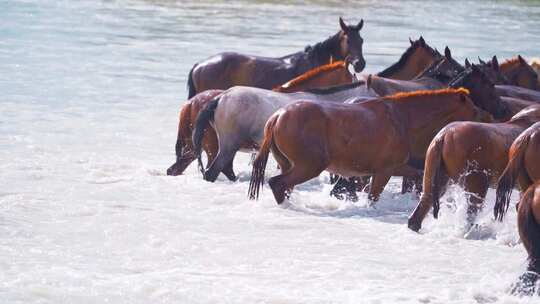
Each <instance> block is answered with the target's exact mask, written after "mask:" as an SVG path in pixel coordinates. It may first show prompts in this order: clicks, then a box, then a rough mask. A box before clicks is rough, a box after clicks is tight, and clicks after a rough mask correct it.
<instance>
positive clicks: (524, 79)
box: [500, 55, 540, 91]
mask: <svg viewBox="0 0 540 304" xmlns="http://www.w3.org/2000/svg"><path fill="white" fill-rule="evenodd" d="M500 69H501V72H502V74H503V75H504V76H505V77H506V78H507V79H508V83H509V84H510V85H515V86H519V87H522V88H526V89H531V90H536V91H538V90H540V86H539V85H538V74H536V71H535V70H534V69H533V68H532V67H531V66H530V65H529V64H528V63H527V61H525V59H523V57H521V56H520V55H518V56H517V57H514V58H511V59H508V60H506V61H505V62H504V63H502V64H501V66H500Z"/></svg>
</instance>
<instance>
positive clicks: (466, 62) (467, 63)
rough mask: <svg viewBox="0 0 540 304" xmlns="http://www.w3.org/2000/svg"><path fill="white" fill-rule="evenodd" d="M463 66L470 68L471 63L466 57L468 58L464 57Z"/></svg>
mask: <svg viewBox="0 0 540 304" xmlns="http://www.w3.org/2000/svg"><path fill="white" fill-rule="evenodd" d="M465 67H466V68H470V67H471V63H470V62H469V59H468V58H465Z"/></svg>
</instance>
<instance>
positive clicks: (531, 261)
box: [167, 18, 540, 294]
mask: <svg viewBox="0 0 540 304" xmlns="http://www.w3.org/2000/svg"><path fill="white" fill-rule="evenodd" d="M363 24H364V22H363V20H362V21H360V22H359V23H358V24H355V25H348V24H346V23H345V22H344V21H343V20H342V19H341V18H340V19H339V25H340V29H339V31H338V32H337V33H336V34H334V35H333V36H331V37H329V38H328V39H326V40H324V41H322V42H320V43H317V44H315V45H313V46H308V47H306V48H305V50H303V51H299V52H297V53H294V54H290V55H287V56H284V57H280V58H268V57H256V56H249V55H243V54H238V53H221V54H218V55H216V56H213V57H211V58H209V59H207V60H205V61H203V62H199V63H197V64H195V66H194V67H193V68H192V70H191V71H190V72H189V79H188V89H189V100H188V102H186V103H185V104H183V106H182V108H181V111H180V118H179V125H178V136H177V141H176V162H175V163H174V164H173V165H172V166H171V167H170V168H169V169H168V170H167V174H168V175H180V174H182V173H183V172H184V170H185V169H186V168H187V167H188V166H189V165H190V164H191V163H192V162H194V161H195V160H198V163H199V168H200V170H201V172H202V174H203V177H204V179H205V180H207V181H210V182H213V181H215V180H216V179H217V177H218V175H219V174H220V173H223V174H224V175H225V176H226V177H227V178H228V179H229V180H231V181H234V180H236V174H235V172H234V169H233V159H234V157H235V154H236V152H238V151H244V152H249V153H251V152H253V151H258V153H257V156H256V157H255V159H254V161H253V169H252V170H253V171H252V175H251V181H250V185H249V191H248V195H249V197H250V198H251V199H256V198H258V196H259V192H260V190H261V187H262V185H263V184H264V177H265V168H266V165H267V161H268V157H269V154H270V153H272V155H273V157H274V158H275V160H276V161H277V163H278V165H279V169H280V171H281V173H280V174H279V175H277V176H274V177H272V178H270V179H269V180H268V185H269V187H270V188H271V190H272V193H273V195H274V198H275V200H276V202H277V203H278V204H281V203H282V202H283V201H284V200H285V199H287V197H288V196H289V194H290V193H291V191H292V190H293V188H294V186H296V185H298V184H301V183H303V182H306V181H308V180H310V179H312V178H314V177H317V176H319V174H321V173H322V172H323V171H328V172H330V173H331V181H332V182H333V183H334V188H333V189H332V191H331V193H330V194H331V195H333V196H335V197H337V198H340V199H343V198H347V199H350V200H356V199H357V192H358V191H366V192H368V198H369V200H370V203H372V204H374V203H375V202H376V201H377V200H378V199H379V196H380V194H381V192H382V191H383V189H384V187H385V185H386V184H387V183H388V181H389V179H390V177H392V176H401V177H403V184H402V192H409V191H413V190H415V191H416V192H417V193H418V194H419V203H418V206H417V207H416V208H415V210H414V212H413V213H412V215H411V216H410V217H409V220H408V227H409V228H410V229H412V230H414V231H419V230H420V229H421V225H422V221H423V219H424V218H425V216H426V215H427V213H428V212H429V210H431V209H433V215H434V217H435V218H437V216H438V213H439V205H440V203H439V200H440V197H441V196H442V195H443V194H444V192H445V189H446V187H447V185H448V184H449V183H450V182H453V183H455V184H458V185H460V186H461V187H463V189H464V190H465V192H466V193H467V200H468V210H467V218H468V221H469V222H470V223H472V222H473V221H474V219H475V216H476V214H477V213H478V211H479V209H480V208H481V207H482V205H483V202H484V199H485V196H486V193H487V190H488V188H490V187H492V188H496V194H497V196H496V203H495V207H494V215H495V218H497V219H499V220H502V219H503V216H504V214H505V212H506V211H507V209H508V206H509V201H510V195H511V192H512V190H513V189H514V188H515V187H517V188H518V189H519V190H520V191H521V198H520V201H519V203H518V205H517V210H518V230H519V235H520V238H521V240H522V243H523V245H524V246H525V249H526V250H527V253H528V271H527V272H526V273H525V274H524V275H523V276H521V277H520V280H519V281H518V283H516V285H515V288H514V292H516V293H524V294H533V293H536V292H537V289H535V285H536V282H537V280H538V278H539V277H540V153H539V152H540V83H539V80H538V74H537V72H538V70H535V68H536V69H538V68H539V66H538V65H537V64H536V66H535V64H533V65H530V64H529V63H528V62H527V61H526V60H525V59H523V58H522V57H521V56H517V57H515V58H511V59H508V60H506V61H505V62H503V63H501V64H499V62H498V59H497V57H496V56H493V58H491V59H490V60H489V61H482V60H481V59H480V58H479V59H478V60H479V62H478V63H477V64H471V63H470V62H469V61H468V59H466V60H465V63H464V65H461V64H460V63H459V62H457V61H456V60H455V59H454V58H453V57H452V54H451V51H450V49H449V48H448V47H446V48H445V50H444V53H443V54H441V53H439V51H437V50H436V49H434V48H432V47H430V46H429V45H428V44H427V43H426V41H425V40H424V38H422V37H420V38H419V39H418V40H416V41H412V40H410V39H409V40H410V47H409V48H408V49H407V50H406V51H405V52H404V54H403V55H402V56H401V58H400V59H399V60H398V61H397V62H396V63H395V64H393V65H391V66H390V67H388V68H387V69H385V70H384V71H381V72H379V73H377V74H376V75H368V76H359V77H357V76H356V75H359V74H358V73H360V72H362V70H363V69H364V67H365V65H366V62H365V60H364V57H363V53H362V45H363V39H362V37H361V35H360V30H361V29H362V27H363ZM350 67H352V69H353V70H354V72H355V73H351V72H350V70H349V68H350ZM203 150H204V152H205V153H206V155H207V159H208V163H207V166H206V167H205V166H204V165H203V163H202V158H201V154H202V151H203Z"/></svg>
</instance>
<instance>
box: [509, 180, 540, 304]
mask: <svg viewBox="0 0 540 304" xmlns="http://www.w3.org/2000/svg"><path fill="white" fill-rule="evenodd" d="M517 224H518V231H519V238H520V239H521V242H522V243H523V247H525V250H526V251H527V255H528V266H527V272H526V273H524V274H523V275H521V276H520V278H519V280H518V282H517V283H516V284H515V285H514V286H513V288H512V293H513V294H519V295H529V296H531V295H534V294H535V293H538V292H539V291H538V290H536V282H537V281H538V279H539V278H540V181H538V180H537V181H536V182H535V183H534V184H532V185H531V186H530V187H529V188H528V189H527V190H526V191H525V193H524V194H523V196H522V197H521V199H520V201H519V204H518V209H517Z"/></svg>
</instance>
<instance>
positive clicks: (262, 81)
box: [188, 18, 366, 98]
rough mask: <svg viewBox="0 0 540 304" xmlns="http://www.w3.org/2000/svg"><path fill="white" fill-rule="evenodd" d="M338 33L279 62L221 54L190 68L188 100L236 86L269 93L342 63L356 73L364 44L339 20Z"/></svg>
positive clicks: (361, 65) (359, 26)
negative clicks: (326, 65) (307, 74)
mask: <svg viewBox="0 0 540 304" xmlns="http://www.w3.org/2000/svg"><path fill="white" fill-rule="evenodd" d="M339 25H340V27H341V30H340V31H338V32H337V33H336V34H335V35H333V36H331V37H329V38H328V39H326V40H325V41H323V42H320V43H317V44H315V45H314V46H308V47H306V49H305V50H304V51H301V52H297V53H294V54H290V55H287V56H284V57H281V58H271V57H259V56H250V55H243V54H238V53H233V52H228V53H221V54H218V55H215V56H212V57H210V58H208V59H206V60H205V61H202V62H199V63H197V64H195V66H193V68H192V69H191V71H190V72H189V76H188V90H189V98H191V97H193V96H195V94H197V93H198V92H203V91H206V90H209V89H228V88H230V87H233V86H236V85H243V86H251V87H258V88H263V89H272V88H274V87H276V86H278V85H280V84H282V83H285V82H287V81H289V80H291V79H292V78H294V77H296V76H298V75H301V74H303V73H305V72H306V71H308V70H311V69H313V68H315V67H318V66H321V65H325V64H328V63H331V62H332V61H336V60H344V61H346V62H348V63H351V64H352V66H353V67H354V70H355V71H356V72H357V73H359V72H361V71H362V70H363V69H364V67H365V66H366V61H365V60H364V56H363V54H362V45H363V43H364V41H363V39H362V37H361V36H360V30H361V29H362V26H363V25H364V21H363V20H361V21H360V22H359V23H358V24H357V25H346V24H345V22H343V20H342V19H341V18H339Z"/></svg>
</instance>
